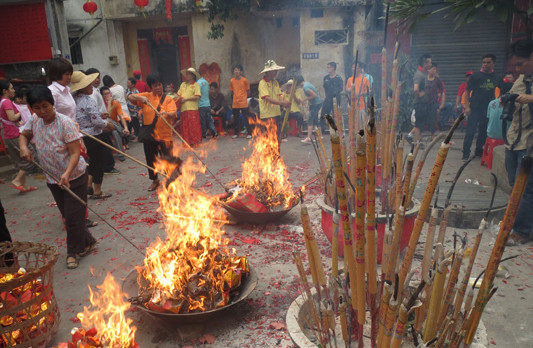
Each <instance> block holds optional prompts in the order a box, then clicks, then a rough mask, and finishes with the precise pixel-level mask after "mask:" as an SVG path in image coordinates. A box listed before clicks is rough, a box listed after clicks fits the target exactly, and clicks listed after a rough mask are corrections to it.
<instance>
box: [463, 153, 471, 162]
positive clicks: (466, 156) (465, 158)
mask: <svg viewBox="0 0 533 348" xmlns="http://www.w3.org/2000/svg"><path fill="white" fill-rule="evenodd" d="M469 157H470V156H469V155H465V154H463V158H462V160H463V161H468V158H469Z"/></svg>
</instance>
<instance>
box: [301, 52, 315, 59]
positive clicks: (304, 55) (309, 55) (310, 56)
mask: <svg viewBox="0 0 533 348" xmlns="http://www.w3.org/2000/svg"><path fill="white" fill-rule="evenodd" d="M302 59H318V52H304V53H302Z"/></svg>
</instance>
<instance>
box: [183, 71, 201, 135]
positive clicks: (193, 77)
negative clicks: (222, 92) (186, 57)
mask: <svg viewBox="0 0 533 348" xmlns="http://www.w3.org/2000/svg"><path fill="white" fill-rule="evenodd" d="M181 73H182V74H184V75H185V82H183V83H182V84H181V86H180V89H179V90H178V95H179V96H180V101H181V108H180V111H181V113H180V120H181V123H180V125H179V132H180V134H181V136H182V137H183V138H184V139H185V141H186V142H187V143H189V145H196V144H200V143H201V142H202V125H201V123H200V112H199V110H198V100H199V99H200V97H201V96H202V92H201V90H200V85H199V84H198V83H197V82H196V81H197V80H198V79H199V78H200V74H199V73H198V72H197V71H196V69H194V68H192V67H191V68H188V69H185V70H182V71H181Z"/></svg>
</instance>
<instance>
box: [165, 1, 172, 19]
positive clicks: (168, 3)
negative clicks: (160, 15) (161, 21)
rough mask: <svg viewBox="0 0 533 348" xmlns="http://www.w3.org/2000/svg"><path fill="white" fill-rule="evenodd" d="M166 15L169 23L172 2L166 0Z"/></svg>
mask: <svg viewBox="0 0 533 348" xmlns="http://www.w3.org/2000/svg"><path fill="white" fill-rule="evenodd" d="M165 5H166V14H167V19H168V20H169V21H171V20H172V0H166V3H165Z"/></svg>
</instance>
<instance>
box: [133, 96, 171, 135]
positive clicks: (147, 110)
mask: <svg viewBox="0 0 533 348" xmlns="http://www.w3.org/2000/svg"><path fill="white" fill-rule="evenodd" d="M137 95H139V96H143V97H146V98H148V101H149V102H150V104H152V105H153V106H154V108H156V109H157V107H158V106H159V101H160V100H161V96H155V95H154V94H153V93H152V92H145V93H139V94H137ZM137 106H140V107H141V108H142V112H143V124H144V125H145V126H147V125H150V124H152V122H154V117H155V111H154V109H152V108H151V107H150V106H148V105H147V104H143V103H142V102H140V101H138V102H137ZM161 111H165V112H168V113H176V111H177V110H176V103H175V102H174V99H172V98H171V97H169V96H168V95H167V96H166V97H165V100H164V101H163V105H161ZM167 121H168V123H170V124H172V119H171V118H170V117H167ZM154 137H155V138H156V139H157V140H164V141H172V130H171V129H170V127H169V126H168V125H167V124H166V123H165V121H163V120H161V119H158V120H157V123H156V125H155V130H154Z"/></svg>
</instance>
